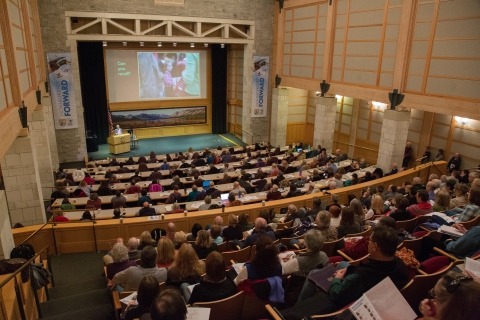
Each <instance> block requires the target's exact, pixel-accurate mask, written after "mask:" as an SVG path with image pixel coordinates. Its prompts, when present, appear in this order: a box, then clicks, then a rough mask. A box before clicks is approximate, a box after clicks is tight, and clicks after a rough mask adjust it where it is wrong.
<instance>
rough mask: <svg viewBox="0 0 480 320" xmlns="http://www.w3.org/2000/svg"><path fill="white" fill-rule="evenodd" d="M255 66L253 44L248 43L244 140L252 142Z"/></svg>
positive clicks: (243, 121) (245, 74) (245, 68)
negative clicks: (253, 74)
mask: <svg viewBox="0 0 480 320" xmlns="http://www.w3.org/2000/svg"><path fill="white" fill-rule="evenodd" d="M252 68H253V45H252V44H246V45H244V47H243V97H242V101H243V106H242V112H243V114H242V130H243V133H242V141H243V142H245V143H247V144H251V143H254V142H258V141H253V132H252V123H251V122H252V117H251V112H252V72H251V70H252Z"/></svg>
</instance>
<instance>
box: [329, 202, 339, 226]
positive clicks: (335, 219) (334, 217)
mask: <svg viewBox="0 0 480 320" xmlns="http://www.w3.org/2000/svg"><path fill="white" fill-rule="evenodd" d="M328 212H329V213H330V216H331V218H330V225H331V226H332V227H335V228H336V227H338V226H339V225H340V220H341V218H342V217H341V213H342V209H340V208H339V207H337V206H331V207H330V210H328Z"/></svg>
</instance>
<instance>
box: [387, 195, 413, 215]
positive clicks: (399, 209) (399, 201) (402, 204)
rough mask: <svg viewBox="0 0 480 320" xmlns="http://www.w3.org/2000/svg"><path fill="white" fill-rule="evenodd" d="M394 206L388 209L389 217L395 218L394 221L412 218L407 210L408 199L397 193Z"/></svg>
mask: <svg viewBox="0 0 480 320" xmlns="http://www.w3.org/2000/svg"><path fill="white" fill-rule="evenodd" d="M394 202H395V208H394V209H393V210H392V211H390V214H389V217H391V218H393V219H395V221H405V220H410V219H412V216H410V213H409V212H408V210H407V208H408V205H409V203H408V199H407V198H405V197H403V196H402V195H397V196H396V197H395V199H394Z"/></svg>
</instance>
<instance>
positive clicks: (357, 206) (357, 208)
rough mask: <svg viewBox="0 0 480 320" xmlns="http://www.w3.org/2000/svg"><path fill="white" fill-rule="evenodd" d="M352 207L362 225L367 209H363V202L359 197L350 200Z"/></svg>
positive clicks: (356, 218) (356, 219)
mask: <svg viewBox="0 0 480 320" xmlns="http://www.w3.org/2000/svg"><path fill="white" fill-rule="evenodd" d="M350 209H352V210H353V213H354V215H355V216H354V217H355V221H356V222H358V224H360V225H362V224H363V220H364V219H365V211H364V210H363V206H362V203H361V202H360V200H358V199H353V200H352V201H350Z"/></svg>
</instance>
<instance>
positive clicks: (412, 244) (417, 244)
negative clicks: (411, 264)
mask: <svg viewBox="0 0 480 320" xmlns="http://www.w3.org/2000/svg"><path fill="white" fill-rule="evenodd" d="M422 239H423V238H418V239H413V240H404V241H403V242H402V243H401V244H400V245H399V246H398V250H400V249H402V248H407V249H408V250H412V251H413V253H414V254H415V258H418V255H419V254H420V248H421V246H422Z"/></svg>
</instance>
